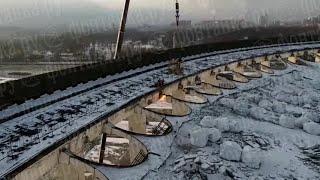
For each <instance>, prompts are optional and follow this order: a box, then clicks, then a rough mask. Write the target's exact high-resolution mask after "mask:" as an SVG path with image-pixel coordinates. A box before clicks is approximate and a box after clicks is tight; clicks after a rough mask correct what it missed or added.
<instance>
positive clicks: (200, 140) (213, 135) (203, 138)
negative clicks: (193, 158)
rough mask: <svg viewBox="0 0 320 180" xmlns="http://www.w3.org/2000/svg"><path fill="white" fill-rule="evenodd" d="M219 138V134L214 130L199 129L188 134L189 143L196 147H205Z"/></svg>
mask: <svg viewBox="0 0 320 180" xmlns="http://www.w3.org/2000/svg"><path fill="white" fill-rule="evenodd" d="M220 138H221V132H220V131H219V130H218V129H216V128H200V129H195V130H192V131H191V132H190V143H191V144H192V145H193V146H196V147H205V146H206V145H207V143H208V140H210V142H214V143H215V142H217V141H219V140H220Z"/></svg>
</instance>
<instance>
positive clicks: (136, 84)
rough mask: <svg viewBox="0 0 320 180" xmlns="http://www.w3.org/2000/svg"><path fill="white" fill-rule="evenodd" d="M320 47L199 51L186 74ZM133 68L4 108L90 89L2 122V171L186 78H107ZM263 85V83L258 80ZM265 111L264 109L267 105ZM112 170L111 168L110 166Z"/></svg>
mask: <svg viewBox="0 0 320 180" xmlns="http://www.w3.org/2000/svg"><path fill="white" fill-rule="evenodd" d="M319 47H320V44H311V45H292V46H285V47H272V48H262V49H259V50H248V51H239V52H231V53H227V54H220V55H215V54H217V52H215V53H212V54H210V53H207V54H202V56H203V55H207V56H208V57H201V55H198V57H199V58H197V56H193V57H188V58H185V60H188V59H190V58H195V59H194V60H191V61H186V62H185V63H184V67H185V74H186V75H189V74H193V73H196V72H199V71H200V70H203V69H206V68H209V67H214V66H218V65H222V64H227V63H230V62H233V61H236V60H238V59H245V58H250V57H252V56H261V55H264V54H273V53H276V52H278V51H283V52H284V51H290V50H293V49H304V48H319ZM153 66H156V65H153ZM148 68H150V67H145V68H142V69H140V71H142V70H145V69H148ZM135 71H139V70H135ZM308 72H309V70H308ZM130 73H132V71H131V72H125V73H122V74H121V75H115V76H114V77H113V76H111V77H110V76H108V77H106V78H101V79H98V80H96V81H91V82H88V83H86V84H80V85H79V86H77V87H71V88H68V89H67V90H65V91H57V92H56V93H54V94H52V95H45V96H43V97H40V98H39V99H35V100H30V101H28V102H26V103H24V104H22V105H15V106H12V107H9V108H8V109H5V110H3V111H1V112H0V117H1V118H5V117H9V116H11V115H13V114H16V113H19V112H21V111H23V110H25V109H30V108H31V107H34V106H38V105H39V104H46V103H47V102H50V101H54V100H55V99H59V98H61V97H64V96H66V95H69V94H72V93H75V92H81V91H82V90H84V89H89V90H87V91H83V93H79V94H78V95H77V96H71V97H69V98H65V99H62V100H61V101H58V102H55V103H53V104H51V105H47V106H45V107H43V108H41V109H38V110H35V111H31V112H30V113H26V114H24V115H22V116H20V117H17V118H13V119H12V120H10V121H7V122H5V123H2V124H1V125H0V144H1V146H0V167H1V169H0V176H3V175H5V174H6V173H8V172H10V171H12V170H14V169H15V168H16V167H18V166H20V165H21V164H23V163H25V162H27V161H28V160H29V159H30V158H32V157H35V156H36V155H38V154H39V153H41V152H42V151H43V150H45V149H46V148H48V147H50V146H51V145H52V144H53V143H55V142H58V141H60V140H62V139H63V138H65V137H67V136H68V135H70V134H72V133H75V132H77V131H78V130H79V129H80V128H82V127H85V126H86V125H88V124H90V123H92V122H97V121H98V120H99V119H101V117H103V116H105V115H107V114H108V113H109V112H111V111H112V110H114V109H116V108H119V107H121V106H123V105H125V104H126V103H128V102H129V101H131V100H133V99H135V98H136V97H137V96H141V95H144V94H145V93H147V92H150V91H152V90H154V89H153V88H150V86H151V85H153V84H154V83H155V82H156V81H157V80H158V79H160V78H161V79H164V80H165V82H166V83H170V82H172V81H174V80H176V79H178V78H181V77H178V76H174V75H170V74H168V73H167V70H166V68H159V69H156V70H152V71H148V72H146V73H143V74H140V75H136V76H133V77H130V78H126V79H123V80H119V81H116V82H113V83H106V82H108V81H110V79H114V78H115V77H119V76H127V75H128V74H130ZM315 74H316V73H315ZM309 76H310V77H309ZM309 76H308V77H307V78H309V79H312V78H314V75H313V74H311V75H309ZM298 77H299V75H297V78H298ZM289 79H290V78H289ZM263 82H264V81H263ZM263 82H261V83H263ZM302 82H304V81H302ZM99 84H103V85H102V86H99V87H97V88H92V89H91V90H90V88H91V87H94V86H95V85H99ZM249 84H250V83H249ZM258 85H260V84H259V83H258ZM248 86H250V85H248ZM310 89H311V88H310ZM314 90H316V89H314ZM310 91H311V90H310ZM281 98H282V96H281V93H280V95H279V99H280V100H281ZM280 100H279V101H280ZM292 101H294V100H292ZM237 102H241V101H237ZM290 102H291V101H290ZM266 104H267V103H266ZM292 106H293V105H292ZM306 106H308V105H306ZM310 106H313V104H310ZM259 107H260V106H259ZM287 107H289V110H290V111H294V110H295V107H296V106H294V107H292V109H290V108H291V104H289V105H288V106H287ZM239 108H241V105H239ZM303 108H307V107H302V109H303ZM309 108H311V110H310V111H312V107H309ZM259 110H261V109H259ZM254 112H255V111H254ZM262 112H264V111H263V110H262ZM267 113H268V112H267ZM252 116H253V115H252ZM253 117H255V116H253ZM282 119H284V120H282V121H281V122H286V121H287V120H286V117H283V118H282ZM272 120H274V119H272ZM248 121H249V120H248ZM265 121H267V120H265ZM192 122H196V121H192ZM263 123H265V122H263ZM268 123H269V124H270V121H268ZM284 124H286V123H284ZM272 125H273V126H276V125H277V124H276V122H273V124H272ZM311 125H312V124H311ZM277 126H279V125H277ZM303 126H304V125H303ZM312 127H313V126H306V127H303V128H304V129H305V130H306V129H309V130H308V131H310V132H311V131H312V132H313V131H316V130H314V129H312ZM262 129H263V128H262ZM210 132H211V131H210ZM297 132H300V133H304V132H303V131H302V130H297ZM162 138H165V137H162ZM172 138H173V135H172ZM142 139H144V138H142ZM146 141H148V140H147V139H145V140H143V142H146ZM164 141H165V142H167V141H170V139H169V140H168V139H164ZM152 142H153V143H154V142H155V141H150V142H149V143H147V142H146V145H147V146H148V145H149V144H150V148H152V147H157V148H162V147H159V146H158V145H154V144H152ZM164 147H165V146H164ZM241 148H243V147H241ZM159 152H160V153H162V152H166V151H159ZM167 152H170V151H167ZM169 154H171V153H168V154H167V155H165V156H168V155H169ZM165 156H164V157H165ZM161 157H162V156H161ZM152 158H153V159H157V162H158V163H155V164H154V163H153V162H150V163H151V164H150V166H146V164H142V166H144V167H146V171H147V172H148V171H149V170H150V168H152V167H154V166H155V165H157V166H160V165H161V164H162V163H163V159H162V158H159V157H156V156H152V157H151V159H152ZM170 159H172V158H170ZM159 163H160V164H159ZM137 169H139V168H137ZM137 169H134V168H133V169H130V171H135V172H136V171H137ZM160 169H161V168H160ZM107 172H108V173H109V171H107ZM114 172H117V170H114ZM143 172H144V171H140V172H139V174H141V175H142V176H144V175H146V174H145V173H143ZM118 173H120V171H118ZM110 174H111V173H110ZM148 174H152V173H148ZM148 174H147V175H148ZM142 176H141V177H142ZM141 177H140V178H141ZM140 178H138V179H140Z"/></svg>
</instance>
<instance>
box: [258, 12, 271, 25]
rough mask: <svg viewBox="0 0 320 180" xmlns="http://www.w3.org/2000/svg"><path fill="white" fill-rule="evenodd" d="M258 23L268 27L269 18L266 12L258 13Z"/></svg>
mask: <svg viewBox="0 0 320 180" xmlns="http://www.w3.org/2000/svg"><path fill="white" fill-rule="evenodd" d="M259 25H260V26H262V27H268V26H269V25H270V19H269V15H268V14H267V13H265V14H262V15H260V17H259Z"/></svg>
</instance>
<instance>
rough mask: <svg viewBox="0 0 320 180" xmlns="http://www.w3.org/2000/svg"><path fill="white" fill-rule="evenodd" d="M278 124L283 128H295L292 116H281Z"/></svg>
mask: <svg viewBox="0 0 320 180" xmlns="http://www.w3.org/2000/svg"><path fill="white" fill-rule="evenodd" d="M279 124H280V125H281V126H283V127H286V128H290V129H294V128H295V119H294V117H292V116H287V115H284V114H282V115H281V116H280V118H279Z"/></svg>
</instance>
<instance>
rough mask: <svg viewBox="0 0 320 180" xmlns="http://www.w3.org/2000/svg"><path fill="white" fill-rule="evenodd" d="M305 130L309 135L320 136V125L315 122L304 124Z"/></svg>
mask: <svg viewBox="0 0 320 180" xmlns="http://www.w3.org/2000/svg"><path fill="white" fill-rule="evenodd" d="M303 130H304V131H305V132H307V133H309V134H312V135H317V136H320V125H319V124H318V123H315V122H308V123H304V124H303Z"/></svg>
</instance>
